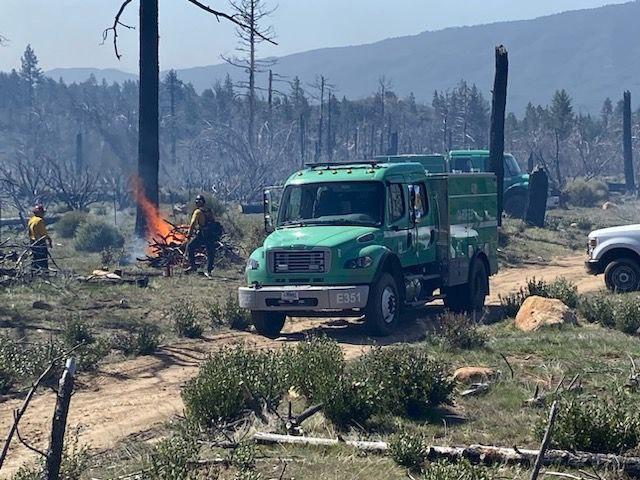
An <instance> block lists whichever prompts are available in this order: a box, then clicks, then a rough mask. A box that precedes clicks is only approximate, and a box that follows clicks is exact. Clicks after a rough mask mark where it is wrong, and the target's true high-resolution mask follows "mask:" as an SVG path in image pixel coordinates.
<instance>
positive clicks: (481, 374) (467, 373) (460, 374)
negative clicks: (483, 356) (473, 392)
mask: <svg viewBox="0 0 640 480" xmlns="http://www.w3.org/2000/svg"><path fill="white" fill-rule="evenodd" d="M496 373H497V372H496V371H495V370H494V369H493V368H489V367H462V368H458V369H457V370H456V371H455V372H453V379H454V380H455V381H456V382H458V383H463V384H469V385H470V384H473V383H481V382H487V381H489V380H491V379H492V378H494V377H495V376H496Z"/></svg>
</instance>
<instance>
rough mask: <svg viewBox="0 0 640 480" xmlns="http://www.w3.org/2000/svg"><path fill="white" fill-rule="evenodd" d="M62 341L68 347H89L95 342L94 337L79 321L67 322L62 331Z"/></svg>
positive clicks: (85, 325)
mask: <svg viewBox="0 0 640 480" xmlns="http://www.w3.org/2000/svg"><path fill="white" fill-rule="evenodd" d="M62 340H63V341H64V343H65V344H67V345H68V346H70V347H75V346H76V345H89V344H92V343H94V342H95V340H96V339H95V337H94V336H93V334H92V333H91V332H90V331H89V327H88V326H87V324H86V323H84V322H82V321H81V320H68V321H67V322H65V324H64V328H63V329H62Z"/></svg>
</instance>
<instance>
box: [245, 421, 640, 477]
mask: <svg viewBox="0 0 640 480" xmlns="http://www.w3.org/2000/svg"><path fill="white" fill-rule="evenodd" d="M253 439H254V440H255V441H256V442H257V443H259V444H262V445H275V444H280V445H282V444H284V445H307V446H308V445H310V446H318V447H333V446H336V445H348V446H350V447H353V448H356V449H358V450H363V451H367V452H374V453H386V452H387V451H388V450H389V444H388V443H387V442H382V441H380V442H365V441H359V440H346V441H342V440H338V439H332V438H318V437H296V436H292V435H278V434H275V433H264V432H257V433H255V434H254V435H253ZM539 453H540V451H539V450H531V449H524V448H516V447H510V448H508V447H495V446H486V445H467V446H459V447H448V446H439V445H432V446H429V447H427V455H426V457H427V459H428V460H437V459H441V458H443V459H447V460H451V461H459V460H464V459H466V460H468V461H470V462H471V463H475V464H484V465H491V464H518V465H524V466H530V465H533V464H534V462H535V461H536V458H537V457H538V455H539ZM541 463H542V465H546V466H548V465H560V466H564V467H568V468H576V469H578V468H584V467H600V468H613V469H616V470H621V471H623V472H625V473H626V474H628V475H630V476H632V477H633V476H638V475H640V457H626V456H623V455H612V454H604V453H588V452H569V451H567V450H547V451H546V452H545V454H544V458H541Z"/></svg>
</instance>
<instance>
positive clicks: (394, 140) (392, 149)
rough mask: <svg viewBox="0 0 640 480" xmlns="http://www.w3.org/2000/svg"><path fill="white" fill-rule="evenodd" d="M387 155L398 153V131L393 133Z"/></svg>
mask: <svg viewBox="0 0 640 480" xmlns="http://www.w3.org/2000/svg"><path fill="white" fill-rule="evenodd" d="M387 155H398V132H393V133H392V134H391V138H390V140H389V148H388V149H387Z"/></svg>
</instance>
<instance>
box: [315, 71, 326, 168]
mask: <svg viewBox="0 0 640 480" xmlns="http://www.w3.org/2000/svg"><path fill="white" fill-rule="evenodd" d="M324 86H325V80H324V76H321V77H320V118H319V119H318V141H317V142H316V158H315V161H316V163H318V162H319V161H320V157H321V155H322V128H323V124H324Z"/></svg>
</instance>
